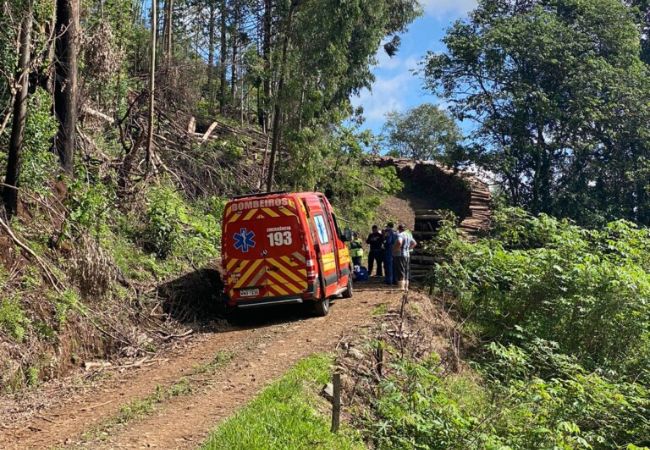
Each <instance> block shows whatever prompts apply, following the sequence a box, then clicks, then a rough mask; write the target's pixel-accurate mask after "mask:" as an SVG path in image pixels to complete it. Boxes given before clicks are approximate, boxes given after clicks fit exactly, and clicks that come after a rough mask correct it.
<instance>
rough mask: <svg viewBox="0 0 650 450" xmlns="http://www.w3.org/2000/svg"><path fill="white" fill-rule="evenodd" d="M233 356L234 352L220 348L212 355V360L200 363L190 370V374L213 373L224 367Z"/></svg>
mask: <svg viewBox="0 0 650 450" xmlns="http://www.w3.org/2000/svg"><path fill="white" fill-rule="evenodd" d="M234 357H235V353H234V352H231V351H228V350H220V351H218V352H217V354H216V355H214V358H212V361H210V362H209V363H207V364H202V365H200V366H197V367H195V368H194V369H193V370H192V374H193V375H198V374H206V373H207V374H213V373H215V372H216V371H218V370H219V369H222V368H224V367H226V366H227V365H228V363H229V362H230V361H232V359H233V358H234Z"/></svg>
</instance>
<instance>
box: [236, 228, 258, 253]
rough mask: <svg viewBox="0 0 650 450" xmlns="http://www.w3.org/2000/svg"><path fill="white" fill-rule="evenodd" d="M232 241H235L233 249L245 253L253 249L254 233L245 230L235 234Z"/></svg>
mask: <svg viewBox="0 0 650 450" xmlns="http://www.w3.org/2000/svg"><path fill="white" fill-rule="evenodd" d="M233 239H235V248H236V249H237V250H239V251H241V252H242V253H247V252H248V250H250V249H251V248H255V233H253V232H252V231H249V230H247V229H246V228H242V229H240V230H239V231H238V232H237V233H235V234H234V236H233Z"/></svg>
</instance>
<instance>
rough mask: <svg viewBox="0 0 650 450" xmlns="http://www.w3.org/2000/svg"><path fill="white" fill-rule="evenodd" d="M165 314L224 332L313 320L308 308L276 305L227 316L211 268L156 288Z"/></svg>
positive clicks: (216, 276) (217, 276)
mask: <svg viewBox="0 0 650 450" xmlns="http://www.w3.org/2000/svg"><path fill="white" fill-rule="evenodd" d="M157 293H158V298H159V299H160V300H161V304H162V308H163V311H164V312H165V314H169V316H170V317H172V318H173V319H174V320H176V321H178V322H180V323H183V324H185V325H188V326H190V327H192V328H195V329H199V328H200V329H202V330H209V331H213V332H226V331H232V330H235V329H237V330H239V329H246V328H262V327H265V326H271V325H276V324H279V323H284V322H294V321H298V320H305V319H309V318H311V317H313V315H312V313H311V308H309V306H310V305H278V306H270V307H261V308H253V309H246V310H241V311H237V312H236V313H234V314H233V313H227V312H226V308H225V297H224V293H223V282H222V281H221V276H220V274H219V272H218V271H217V270H216V269H214V268H204V269H199V270H196V271H194V272H189V273H186V274H184V275H182V276H180V277H179V278H176V279H174V280H171V281H168V282H166V283H163V284H161V285H160V286H158V290H157Z"/></svg>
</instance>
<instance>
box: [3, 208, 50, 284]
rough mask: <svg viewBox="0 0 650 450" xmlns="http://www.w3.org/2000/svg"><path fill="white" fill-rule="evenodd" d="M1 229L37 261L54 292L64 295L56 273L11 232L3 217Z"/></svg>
mask: <svg viewBox="0 0 650 450" xmlns="http://www.w3.org/2000/svg"><path fill="white" fill-rule="evenodd" d="M0 227H2V229H3V230H5V233H7V235H8V236H9V237H10V238H11V239H12V240H13V241H14V242H15V243H16V245H17V246H18V247H20V248H21V249H23V250H24V251H25V252H27V253H28V254H29V255H30V256H31V257H32V258H34V259H35V260H36V262H37V263H38V265H39V266H41V269H43V272H44V273H45V276H46V278H47V280H48V281H49V282H50V284H51V285H52V287H53V288H54V290H56V292H57V293H59V294H62V293H63V288H62V283H61V282H60V281H59V279H58V278H57V277H56V275H54V272H52V270H51V269H50V268H49V267H47V264H46V263H45V261H43V259H42V258H41V257H40V256H38V255H37V254H36V253H34V251H33V250H32V249H31V248H29V246H28V245H27V244H25V243H24V242H22V241H21V240H20V239H18V237H17V236H16V235H15V234H14V232H13V231H11V228H10V227H9V225H7V222H5V221H4V219H3V218H2V217H0Z"/></svg>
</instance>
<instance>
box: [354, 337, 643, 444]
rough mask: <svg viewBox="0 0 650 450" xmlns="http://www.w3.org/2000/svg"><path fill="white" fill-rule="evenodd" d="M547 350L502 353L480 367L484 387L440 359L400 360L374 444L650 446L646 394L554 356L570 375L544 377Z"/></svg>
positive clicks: (380, 403) (371, 425) (372, 419)
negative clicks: (541, 366) (541, 364)
mask: <svg viewBox="0 0 650 450" xmlns="http://www.w3.org/2000/svg"><path fill="white" fill-rule="evenodd" d="M542 347H543V346H542ZM547 350H548V348H546V349H544V348H541V349H537V350H532V349H528V350H524V349H521V348H514V347H507V348H506V347H502V346H496V347H494V348H493V352H492V358H493V359H492V360H491V362H490V363H487V362H486V363H485V365H482V366H481V371H482V373H483V375H484V379H483V380H478V379H476V377H475V376H470V375H468V373H469V372H465V373H464V374H460V375H447V376H443V374H442V372H441V369H440V366H439V365H438V364H437V360H436V359H434V358H432V359H429V360H428V361H424V362H414V361H409V360H404V361H400V362H398V363H397V364H396V365H395V367H394V369H395V370H394V371H393V373H392V375H391V376H390V377H388V378H386V379H384V380H382V382H381V383H380V385H379V388H378V390H379V393H378V396H377V400H376V402H375V403H374V404H373V405H372V407H371V414H369V415H367V416H366V418H365V420H364V421H363V424H364V427H365V428H366V434H367V437H368V439H369V440H371V441H372V443H373V444H374V446H375V447H376V448H380V449H441V450H442V449H458V450H461V449H470V448H471V449H474V448H476V449H581V448H582V449H603V450H604V449H610V448H625V446H626V445H628V444H629V447H628V448H635V447H633V446H634V445H637V446H644V445H648V444H650V442H649V441H648V436H650V434H649V433H648V431H649V430H650V427H649V422H648V418H647V411H648V408H649V407H650V397H649V396H648V394H649V393H648V390H647V389H646V388H645V387H642V386H641V385H639V384H632V383H612V382H611V381H609V380H607V379H605V378H603V377H602V376H600V375H598V374H596V373H593V372H592V373H588V372H586V371H584V369H582V368H581V367H580V366H579V365H577V364H575V362H572V361H567V360H566V358H565V357H563V356H562V355H554V356H553V357H557V358H558V359H559V360H558V361H556V363H557V364H558V365H559V366H562V367H564V372H563V373H559V372H558V373H556V374H555V377H552V378H549V379H544V378H541V377H539V376H537V375H536V374H535V369H534V367H535V364H536V361H535V359H536V358H538V357H540V358H543V359H546V358H548V357H549V353H548V352H547ZM535 351H541V352H542V355H535ZM529 352H531V353H529ZM504 368H505V369H506V372H505V373H504V372H503V369H504Z"/></svg>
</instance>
